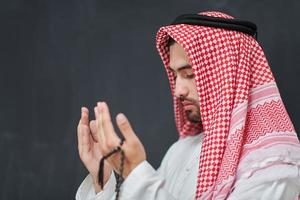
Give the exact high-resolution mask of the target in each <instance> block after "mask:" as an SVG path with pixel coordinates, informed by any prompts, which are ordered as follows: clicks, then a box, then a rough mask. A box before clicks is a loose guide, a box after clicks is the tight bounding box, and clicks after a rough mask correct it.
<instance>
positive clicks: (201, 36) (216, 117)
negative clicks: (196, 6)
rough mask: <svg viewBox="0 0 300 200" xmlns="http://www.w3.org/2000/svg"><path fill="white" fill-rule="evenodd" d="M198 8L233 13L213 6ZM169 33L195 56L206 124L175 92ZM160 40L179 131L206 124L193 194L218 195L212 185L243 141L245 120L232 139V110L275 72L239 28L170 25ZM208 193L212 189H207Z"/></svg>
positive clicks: (232, 165) (228, 171)
mask: <svg viewBox="0 0 300 200" xmlns="http://www.w3.org/2000/svg"><path fill="white" fill-rule="evenodd" d="M199 14H200V15H207V16H213V17H220V18H233V17H232V16H229V15H227V14H224V13H221V12H215V11H209V12H202V13H199ZM169 37H172V38H173V39H174V40H175V41H176V42H177V43H178V44H180V45H181V46H182V47H183V49H184V50H185V52H186V53H187V55H188V57H189V60H190V62H191V63H190V64H191V65H192V68H193V72H194V74H195V81H196V87H197V92H198V95H199V101H200V102H199V103H200V112H201V119H202V125H200V124H194V123H191V122H189V121H188V120H187V117H186V115H185V114H184V111H183V106H182V105H181V103H180V100H179V99H178V98H176V97H175V95H174V87H175V79H174V75H173V72H172V71H171V70H170V69H169V47H168V46H167V43H168V40H169ZM156 46H157V49H158V51H159V54H160V56H161V58H162V61H163V63H164V65H165V68H166V71H167V75H168V78H169V82H170V86H171V92H172V95H173V101H174V112H175V121H176V127H177V129H178V132H179V135H180V137H185V136H187V135H194V134H197V133H199V132H200V130H201V129H202V128H203V130H204V134H205V137H204V140H203V145H202V150H201V155H200V163H199V173H198V183H197V190H196V195H195V197H196V199H203V198H204V196H206V197H205V199H214V196H213V191H214V190H217V187H218V185H220V184H222V182H223V181H226V179H228V177H229V176H234V175H235V173H236V170H237V166H238V164H239V156H240V153H241V151H242V148H243V145H244V136H243V135H245V126H243V127H242V128H240V129H239V130H236V131H235V134H236V135H235V136H234V137H232V138H234V139H235V140H233V141H232V142H231V143H229V142H228V141H229V140H228V135H229V131H230V125H231V121H232V119H231V117H232V111H233V109H235V108H237V107H238V106H239V105H241V104H242V103H245V102H248V101H249V91H250V90H251V89H252V88H256V87H257V86H261V85H264V84H267V83H270V82H274V81H275V80H274V78H273V75H272V72H271V70H270V67H269V65H268V62H267V60H266V57H265V55H264V52H263V50H262V48H261V47H260V45H259V44H258V43H257V41H256V40H255V39H254V38H253V37H252V36H249V35H247V34H244V33H241V32H238V31H232V30H225V29H222V28H214V27H206V26H197V25H186V24H177V25H169V26H164V27H161V28H160V29H159V31H158V33H157V35H156ZM283 109H284V107H283ZM284 111H285V110H284ZM283 115H285V116H287V113H285V112H284V114H283ZM245 118H247V116H246V115H245ZM248 118H251V116H250V117H249V116H248ZM287 118H288V117H287ZM279 120H280V119H279ZM254 121H255V120H254ZM288 121H289V118H288ZM275 123H276V122H275ZM245 124H247V127H246V130H247V134H246V135H248V137H251V136H249V135H251V130H249V127H251V124H252V121H247V120H245ZM201 126H203V127H201ZM286 126H288V127H285V126H283V129H284V130H290V131H293V130H294V129H293V126H292V124H291V123H290V122H289V123H288V125H286ZM271 129H272V128H271ZM233 148H235V149H233ZM224 156H225V157H224ZM228 192H229V191H228ZM205 193H210V195H204V194H205Z"/></svg>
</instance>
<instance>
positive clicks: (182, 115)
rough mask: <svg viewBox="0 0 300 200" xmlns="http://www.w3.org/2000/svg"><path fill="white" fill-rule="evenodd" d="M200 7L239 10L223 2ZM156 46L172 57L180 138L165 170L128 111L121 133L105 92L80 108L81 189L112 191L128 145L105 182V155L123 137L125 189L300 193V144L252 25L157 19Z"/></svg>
mask: <svg viewBox="0 0 300 200" xmlns="http://www.w3.org/2000/svg"><path fill="white" fill-rule="evenodd" d="M199 15H201V16H211V17H217V18H221V19H232V18H233V17H231V16H229V15H227V14H224V13H221V12H203V13H199ZM156 42H157V48H158V51H159V54H160V56H161V58H162V60H163V63H164V65H165V68H166V71H167V74H168V77H169V81H170V85H171V92H172V95H173V96H174V111H175V120H176V126H177V129H178V131H179V140H178V141H177V142H176V143H174V144H173V145H172V146H171V147H170V149H169V150H168V152H167V154H166V155H165V157H164V159H163V161H162V164H161V166H160V168H159V169H158V170H154V169H153V168H152V167H151V165H150V164H149V163H148V162H147V161H146V154H145V150H144V147H143V145H142V143H141V142H140V141H139V139H138V138H137V136H136V135H135V133H134V131H133V129H132V127H131V126H130V124H129V122H128V120H127V119H126V117H125V116H124V114H118V115H117V119H116V120H117V124H118V127H119V129H120V131H121V133H122V134H123V136H124V138H125V141H124V143H123V144H122V145H120V139H119V138H118V137H117V135H116V134H115V131H114V128H113V126H112V123H111V118H110V115H109V109H108V106H107V104H106V103H105V102H99V103H98V104H97V106H96V107H95V109H94V112H95V116H96V119H95V120H92V121H91V122H89V119H88V110H87V109H86V108H82V115H81V119H80V122H79V125H78V149H79V154H80V158H81V160H82V161H83V163H84V164H85V166H86V167H87V169H88V171H89V172H90V174H89V175H88V176H87V177H86V179H85V180H84V181H83V183H82V184H81V186H80V187H79V189H78V191H77V194H76V199H78V200H79V199H99V200H100V199H111V200H112V199H114V198H115V195H116V193H115V191H114V190H115V184H116V180H115V176H114V173H112V170H115V171H116V173H118V174H122V173H121V171H120V164H121V163H120V162H121V161H120V160H121V154H120V153H116V154H114V155H112V156H111V157H109V158H108V159H107V160H106V161H107V162H106V163H105V167H104V169H105V170H104V175H103V176H104V187H103V189H102V188H101V186H100V185H99V183H98V178H99V177H98V170H99V162H100V159H101V158H102V157H103V155H106V154H107V153H109V152H110V151H111V150H112V149H114V148H115V147H117V146H120V148H121V149H122V150H123V151H124V152H125V160H124V173H123V177H124V179H125V180H124V182H123V184H122V186H121V188H120V196H119V198H120V199H131V200H132V199H146V200H151V199H153V200H154V199H158V200H162V199H167V200H172V199H231V200H233V199H245V200H246V199H247V200H248V199H298V198H299V194H300V177H299V174H300V146H299V141H298V138H297V136H296V133H295V131H294V128H293V125H292V123H291V121H290V119H289V117H288V114H287V113H286V110H285V108H284V105H283V102H282V100H281V97H280V94H279V92H278V89H277V86H276V83H275V80H274V77H273V75H272V72H271V70H270V68H269V65H268V62H267V60H266V58H265V55H264V53H263V51H262V49H261V47H260V46H259V44H258V43H257V41H256V40H255V38H254V37H253V36H251V35H248V34H245V33H243V32H240V31H233V30H226V29H223V28H216V27H210V26H197V25H189V24H184V23H182V24H180V23H179V24H173V25H169V26H165V27H162V28H160V30H159V31H158V33H157V37H156Z"/></svg>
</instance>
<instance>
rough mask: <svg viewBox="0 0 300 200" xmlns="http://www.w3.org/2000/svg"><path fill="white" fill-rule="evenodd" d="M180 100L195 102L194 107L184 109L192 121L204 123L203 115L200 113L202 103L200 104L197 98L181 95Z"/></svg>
mask: <svg viewBox="0 0 300 200" xmlns="http://www.w3.org/2000/svg"><path fill="white" fill-rule="evenodd" d="M180 101H181V102H183V101H184V102H189V103H192V104H193V108H190V109H187V110H184V111H185V114H186V117H187V119H188V120H189V121H190V122H193V123H201V124H202V121H201V115H200V105H199V102H198V101H197V100H195V99H192V98H188V97H183V96H181V97H180Z"/></svg>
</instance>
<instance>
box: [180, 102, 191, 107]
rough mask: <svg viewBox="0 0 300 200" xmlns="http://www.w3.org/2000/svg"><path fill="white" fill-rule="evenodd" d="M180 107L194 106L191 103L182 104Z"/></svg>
mask: <svg viewBox="0 0 300 200" xmlns="http://www.w3.org/2000/svg"><path fill="white" fill-rule="evenodd" d="M182 105H183V106H184V107H186V106H190V105H194V104H193V103H182Z"/></svg>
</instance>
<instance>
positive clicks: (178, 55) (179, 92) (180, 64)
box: [170, 43, 201, 123]
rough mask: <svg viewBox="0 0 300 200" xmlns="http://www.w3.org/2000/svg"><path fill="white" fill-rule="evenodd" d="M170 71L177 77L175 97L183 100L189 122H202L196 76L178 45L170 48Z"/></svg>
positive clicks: (175, 44)
mask: <svg viewBox="0 0 300 200" xmlns="http://www.w3.org/2000/svg"><path fill="white" fill-rule="evenodd" d="M170 69H171V70H172V71H173V72H174V77H175V96H176V97H177V98H179V99H180V100H181V101H180V102H181V103H182V105H183V107H184V110H185V113H186V115H187V118H188V120H189V121H191V122H194V123H199V122H201V117H200V108H199V96H198V93H197V89H196V82H195V75H194V73H193V70H192V66H191V65H190V63H189V59H188V57H187V55H186V53H185V51H184V49H183V48H182V47H181V46H180V45H179V44H178V43H174V44H172V45H171V46H170Z"/></svg>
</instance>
